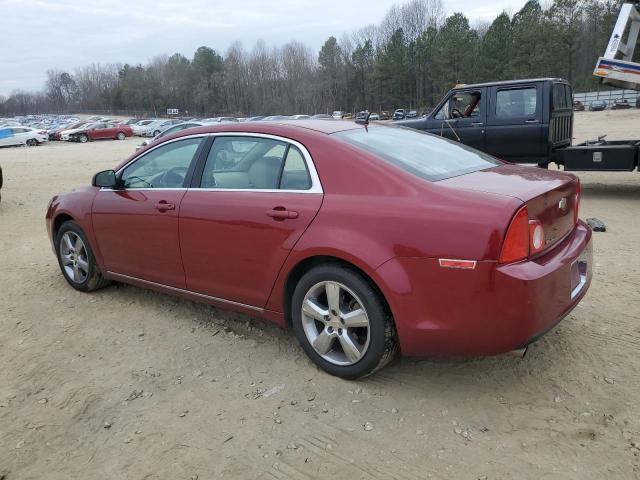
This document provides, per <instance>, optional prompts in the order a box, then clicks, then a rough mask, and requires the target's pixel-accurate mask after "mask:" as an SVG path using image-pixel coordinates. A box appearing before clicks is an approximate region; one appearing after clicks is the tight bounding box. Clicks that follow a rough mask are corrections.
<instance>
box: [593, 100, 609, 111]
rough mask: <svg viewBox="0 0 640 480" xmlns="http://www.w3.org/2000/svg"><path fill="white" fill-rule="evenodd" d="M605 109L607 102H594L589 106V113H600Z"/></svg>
mask: <svg viewBox="0 0 640 480" xmlns="http://www.w3.org/2000/svg"><path fill="white" fill-rule="evenodd" d="M606 108H607V102H605V101H604V100H594V101H593V102H591V103H590V104H589V111H590V112H601V111H602V110H604V109H606Z"/></svg>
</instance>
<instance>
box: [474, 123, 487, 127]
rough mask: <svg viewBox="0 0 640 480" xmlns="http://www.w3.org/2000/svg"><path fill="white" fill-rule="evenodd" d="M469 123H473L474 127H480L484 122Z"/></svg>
mask: <svg viewBox="0 0 640 480" xmlns="http://www.w3.org/2000/svg"><path fill="white" fill-rule="evenodd" d="M471 125H473V126H474V127H481V126H483V125H484V123H482V122H471Z"/></svg>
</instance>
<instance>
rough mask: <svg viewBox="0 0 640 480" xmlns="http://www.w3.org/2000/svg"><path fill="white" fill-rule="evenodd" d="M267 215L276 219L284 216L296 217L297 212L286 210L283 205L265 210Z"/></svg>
mask: <svg viewBox="0 0 640 480" xmlns="http://www.w3.org/2000/svg"><path fill="white" fill-rule="evenodd" d="M266 213H267V216H268V217H271V218H274V219H276V220H284V219H286V218H298V212H294V211H293V210H287V209H286V208H284V207H275V208H272V209H271V210H267V212H266Z"/></svg>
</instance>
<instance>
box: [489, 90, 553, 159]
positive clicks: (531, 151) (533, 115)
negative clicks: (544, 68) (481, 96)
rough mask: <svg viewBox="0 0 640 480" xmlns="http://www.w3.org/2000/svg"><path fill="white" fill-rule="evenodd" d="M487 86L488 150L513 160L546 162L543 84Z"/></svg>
mask: <svg viewBox="0 0 640 480" xmlns="http://www.w3.org/2000/svg"><path fill="white" fill-rule="evenodd" d="M488 90H489V92H488V93H489V108H488V112H487V125H486V150H485V151H486V152H487V153H489V154H491V155H494V156H496V157H498V158H501V159H503V160H508V161H510V162H518V163H546V161H547V160H546V157H547V155H546V141H545V138H544V135H543V132H544V130H545V125H544V122H543V118H544V116H543V101H542V98H543V84H542V83H531V84H515V85H513V84H512V85H505V86H494V87H491V88H489V89H488Z"/></svg>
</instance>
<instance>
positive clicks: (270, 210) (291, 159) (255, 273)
mask: <svg viewBox="0 0 640 480" xmlns="http://www.w3.org/2000/svg"><path fill="white" fill-rule="evenodd" d="M200 169H201V170H202V173H201V174H200V178H199V179H198V174H196V177H195V178H194V182H195V183H193V184H192V187H195V188H190V189H189V191H188V192H187V193H186V195H185V197H184V199H183V200H182V205H181V209H180V243H181V248H182V258H183V262H184V269H185V273H186V282H187V288H188V289H189V290H192V291H195V292H198V293H202V294H206V295H209V296H213V297H217V298H220V299H223V300H227V301H231V302H236V303H241V304H244V305H250V306H254V307H263V306H264V305H265V304H266V302H267V299H268V297H269V294H270V292H271V289H272V287H273V284H274V282H275V279H276V277H277V275H278V272H279V271H280V268H281V267H282V264H283V263H284V261H285V259H286V258H287V255H288V254H289V252H290V251H291V249H292V248H293V246H294V245H295V244H296V242H297V241H298V239H299V238H300V236H301V235H302V233H303V232H304V231H305V229H306V228H307V227H308V226H309V224H310V223H311V221H312V220H313V218H314V217H315V215H316V213H317V212H318V209H319V208H320V204H321V203H322V195H323V194H322V187H321V185H320V180H319V178H318V175H317V173H316V170H315V167H314V165H313V162H312V160H311V157H310V155H309V153H308V152H307V150H306V149H305V148H304V147H303V146H302V145H300V144H298V143H296V142H293V141H290V140H286V139H282V138H278V137H270V136H260V135H251V136H242V135H233V134H228V135H220V136H217V137H215V140H214V142H213V146H212V147H211V149H210V151H209V153H208V155H207V158H206V161H205V162H203V163H202V165H201V168H200Z"/></svg>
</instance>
